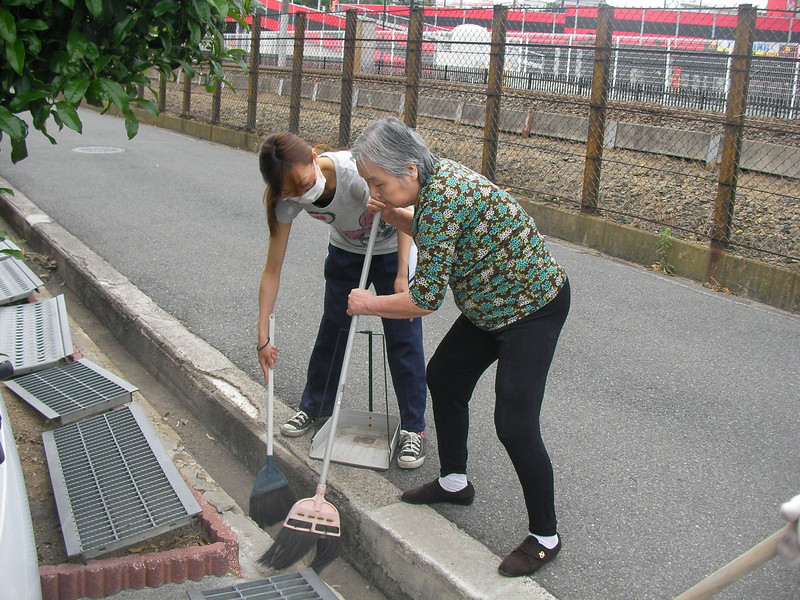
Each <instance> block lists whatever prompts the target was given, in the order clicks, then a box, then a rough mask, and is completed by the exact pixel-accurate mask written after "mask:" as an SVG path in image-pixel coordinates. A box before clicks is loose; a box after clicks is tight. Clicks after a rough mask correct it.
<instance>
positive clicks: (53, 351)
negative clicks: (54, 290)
mask: <svg viewBox="0 0 800 600" xmlns="http://www.w3.org/2000/svg"><path fill="white" fill-rule="evenodd" d="M0 354H5V355H6V356H8V360H10V361H11V363H12V364H13V365H14V372H15V373H16V374H18V375H22V374H25V373H30V372H31V371H36V370H39V369H45V368H47V367H52V366H53V365H55V364H57V363H58V362H59V361H60V360H62V359H64V357H66V356H69V355H70V354H72V337H71V336H70V334H69V323H68V320H67V306H66V303H65V302H64V296H63V295H59V296H56V297H55V298H48V299H46V300H40V301H38V302H29V303H27V304H17V305H14V306H0Z"/></svg>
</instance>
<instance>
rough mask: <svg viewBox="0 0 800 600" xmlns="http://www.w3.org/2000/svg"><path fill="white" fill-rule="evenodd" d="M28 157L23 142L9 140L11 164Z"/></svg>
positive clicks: (26, 148) (25, 145) (26, 147)
mask: <svg viewBox="0 0 800 600" xmlns="http://www.w3.org/2000/svg"><path fill="white" fill-rule="evenodd" d="M26 156H28V146H27V144H25V140H24V139H22V140H11V162H12V163H18V162H19V161H21V160H22V159H23V158H25V157H26Z"/></svg>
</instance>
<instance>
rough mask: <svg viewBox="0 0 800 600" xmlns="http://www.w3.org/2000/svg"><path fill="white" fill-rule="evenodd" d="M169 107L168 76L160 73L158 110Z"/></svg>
mask: <svg viewBox="0 0 800 600" xmlns="http://www.w3.org/2000/svg"><path fill="white" fill-rule="evenodd" d="M166 109H167V77H166V75H164V74H163V73H159V75H158V112H164V111H165V110H166Z"/></svg>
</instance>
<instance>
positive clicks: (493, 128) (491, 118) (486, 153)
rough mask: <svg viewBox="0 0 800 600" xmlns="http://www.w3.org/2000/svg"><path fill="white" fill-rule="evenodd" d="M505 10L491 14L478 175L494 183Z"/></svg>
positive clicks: (497, 8)
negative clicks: (490, 38)
mask: <svg viewBox="0 0 800 600" xmlns="http://www.w3.org/2000/svg"><path fill="white" fill-rule="evenodd" d="M507 25H508V7H506V6H502V5H496V6H495V7H494V11H493V15H492V46H491V52H490V55H489V78H488V84H487V86H486V120H485V123H484V127H483V156H482V158H481V173H482V174H483V175H485V176H486V178H487V179H489V180H494V174H495V167H496V165H497V142H498V136H499V133H500V99H501V98H502V96H503V73H504V71H505V55H506V27H507Z"/></svg>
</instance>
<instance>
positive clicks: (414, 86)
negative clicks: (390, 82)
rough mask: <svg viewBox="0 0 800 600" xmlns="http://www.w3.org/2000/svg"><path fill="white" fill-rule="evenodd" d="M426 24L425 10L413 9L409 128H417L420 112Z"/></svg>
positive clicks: (409, 51)
mask: <svg viewBox="0 0 800 600" xmlns="http://www.w3.org/2000/svg"><path fill="white" fill-rule="evenodd" d="M424 24H425V9H424V8H422V7H416V8H412V9H411V15H410V22H409V24H408V46H407V47H406V102H405V108H404V110H403V122H404V123H405V124H406V125H408V126H409V127H416V126H417V112H418V110H419V79H420V75H421V74H422V31H423V26H424Z"/></svg>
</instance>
